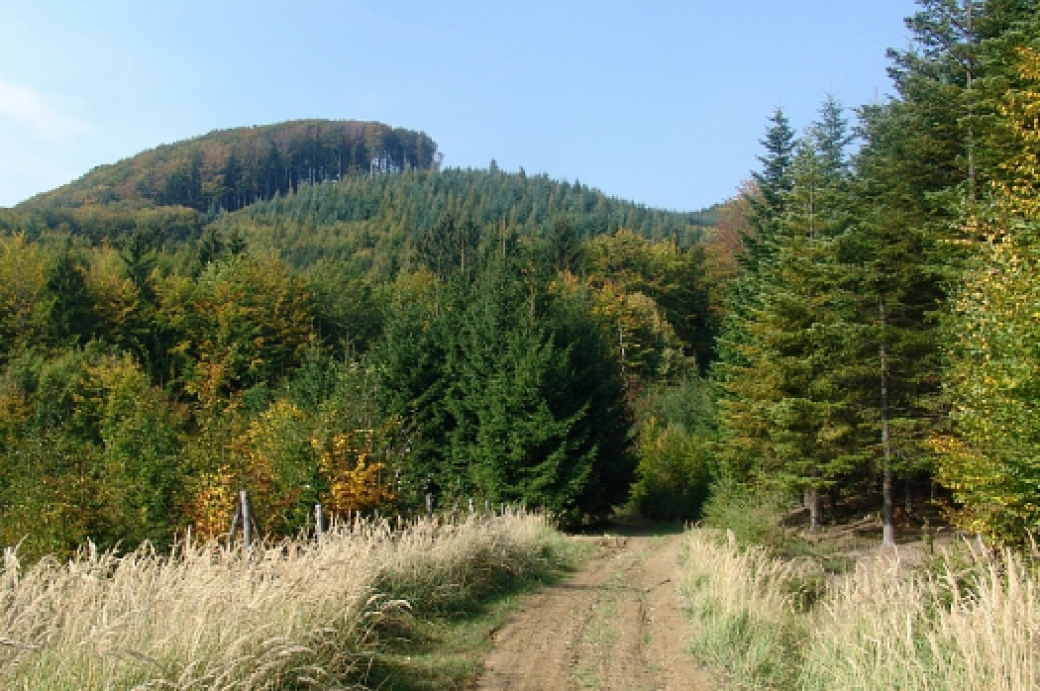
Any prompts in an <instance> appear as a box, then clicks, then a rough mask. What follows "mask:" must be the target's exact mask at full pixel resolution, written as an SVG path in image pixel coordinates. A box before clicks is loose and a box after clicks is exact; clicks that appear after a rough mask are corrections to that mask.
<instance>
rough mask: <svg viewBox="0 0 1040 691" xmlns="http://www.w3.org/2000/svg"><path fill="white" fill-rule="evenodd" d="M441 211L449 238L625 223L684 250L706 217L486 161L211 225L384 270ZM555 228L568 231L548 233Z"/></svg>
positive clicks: (407, 260) (343, 185)
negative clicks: (485, 166)
mask: <svg viewBox="0 0 1040 691" xmlns="http://www.w3.org/2000/svg"><path fill="white" fill-rule="evenodd" d="M445 219H451V222H452V223H455V224H456V226H458V227H457V228H456V229H455V236H454V237H453V239H451V240H450V242H455V243H456V244H457V243H463V244H466V243H470V244H472V243H475V242H476V240H477V238H478V236H479V235H481V233H482V232H484V231H485V230H487V229H490V230H492V231H494V232H497V231H498V230H499V229H500V228H501V227H508V228H510V229H513V230H516V231H517V232H519V233H521V234H522V235H524V236H526V237H532V238H538V239H540V240H543V241H547V242H557V243H563V244H564V245H565V244H567V243H570V244H572V245H573V244H575V243H577V242H582V241H585V240H589V239H591V238H594V237H596V236H599V235H604V234H609V233H614V232H616V231H618V230H620V229H626V230H629V231H632V232H634V233H637V234H639V235H642V236H643V237H646V238H649V239H652V240H658V241H669V242H673V243H675V244H677V245H679V246H681V247H684V248H685V247H690V246H693V245H695V244H697V243H698V242H699V241H700V240H701V239H703V236H704V233H705V231H706V229H707V227H708V225H709V222H710V221H711V219H712V217H711V214H710V213H706V212H701V213H691V214H683V213H675V212H666V211H659V210H654V209H648V208H647V207H645V206H642V205H639V204H634V203H631V202H625V201H621V200H617V199H613V198H610V197H607V196H606V195H604V194H603V193H601V192H599V191H597V190H594V189H591V188H589V187H586V186H584V185H582V184H581V183H579V182H575V183H568V182H559V181H556V180H552V179H550V178H549V177H548V176H545V175H537V176H528V175H526V174H525V173H524V172H523V171H522V170H521V171H520V172H519V173H505V172H502V171H501V170H499V169H498V168H497V166H495V165H494V162H492V166H491V168H490V169H489V170H487V171H483V170H459V169H448V170H444V171H440V172H424V171H415V172H409V173H403V174H401V175H395V176H359V177H354V178H350V179H346V180H343V181H341V182H339V183H338V184H325V185H318V186H313V187H306V188H304V189H301V190H300V191H299V192H298V193H297V194H295V195H291V196H287V197H280V198H276V199H273V200H271V201H268V202H265V203H260V204H255V205H253V206H251V207H249V208H248V209H244V210H242V211H241V212H239V213H236V214H230V215H228V216H226V217H223V218H220V219H217V221H216V227H217V228H219V229H220V230H221V232H224V233H233V232H234V233H238V234H241V235H242V236H244V237H248V238H250V242H251V243H254V244H255V245H257V246H259V247H264V248H271V249H276V250H277V251H278V252H280V253H281V255H282V256H283V257H284V258H285V259H286V260H288V261H289V262H291V263H293V264H295V265H298V266H306V265H309V264H312V263H314V262H315V261H318V260H320V259H336V260H341V261H346V262H350V263H352V264H353V265H354V266H356V267H357V268H358V269H359V270H361V271H364V272H366V273H367V272H374V273H376V274H378V275H380V276H382V277H383V278H388V277H390V276H392V275H393V274H394V273H395V272H396V271H397V270H398V269H400V268H401V267H404V266H408V265H410V264H414V263H415V262H416V258H417V256H418V253H420V252H422V251H424V250H423V249H422V247H423V246H425V245H429V243H430V242H431V240H432V238H434V237H440V236H443V235H444V228H445V227H446V226H445V225H444V223H445ZM561 233H562V234H565V235H566V237H559V238H557V237H555V236H556V235H558V234H561ZM445 241H447V240H444V239H443V238H441V239H440V240H438V242H445ZM456 251H462V249H457V250H456Z"/></svg>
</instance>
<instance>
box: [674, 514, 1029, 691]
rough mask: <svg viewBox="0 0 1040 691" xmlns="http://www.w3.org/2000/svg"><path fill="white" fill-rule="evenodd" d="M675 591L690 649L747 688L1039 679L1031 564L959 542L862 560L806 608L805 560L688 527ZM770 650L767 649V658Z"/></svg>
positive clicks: (1011, 686)
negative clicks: (684, 602)
mask: <svg viewBox="0 0 1040 691" xmlns="http://www.w3.org/2000/svg"><path fill="white" fill-rule="evenodd" d="M686 546H687V550H688V561H687V577H686V582H685V588H686V592H687V595H688V597H689V602H690V606H691V614H692V616H693V617H694V619H695V622H696V629H697V631H696V636H697V639H698V643H697V644H696V645H697V652H698V653H699V654H700V655H701V656H702V657H704V658H705V659H706V660H708V661H709V662H713V663H714V664H715V665H716V666H717V667H719V668H722V669H725V670H726V671H727V672H728V673H729V674H730V675H731V676H732V677H734V678H736V679H737V680H739V681H740V682H741V683H742V684H744V685H745V686H748V687H751V688H775V689H785V691H786V690H787V689H805V690H807V691H808V690H813V691H816V690H822V689H836V688H839V689H852V690H859V689H862V690H864V691H866V690H868V689H870V690H874V689H906V690H909V691H915V690H917V689H921V690H924V689H928V690H930V691H933V690H938V689H948V690H950V691H953V690H957V691H975V690H979V691H982V690H985V691H1025V690H1027V689H1037V688H1040V617H1038V615H1040V589H1038V586H1037V573H1036V570H1035V569H1034V568H1033V567H1032V566H1031V565H1030V564H1029V563H1028V562H1027V561H1025V560H1023V559H1022V558H1021V557H1019V556H1017V555H1015V554H1013V553H1011V552H1002V553H996V554H994V553H991V552H989V551H988V550H985V549H981V548H979V547H978V546H977V545H974V544H969V543H965V544H964V545H963V546H962V547H961V548H960V549H959V550H957V551H955V552H954V551H951V552H947V553H945V554H944V555H943V556H942V557H940V558H938V559H937V560H936V562H935V563H933V564H931V565H929V566H928V567H927V568H922V567H914V568H911V567H909V566H907V564H905V563H904V562H902V561H901V560H900V559H899V556H898V554H886V555H878V556H876V557H875V558H871V559H867V560H864V561H861V562H860V563H859V564H858V566H857V568H856V569H855V571H853V572H852V573H850V574H848V575H847V576H845V577H844V578H840V579H835V580H833V581H832V582H831V584H830V585H829V587H827V588H826V592H824V593H823V594H822V597H821V599H819V600H818V601H816V602H815V604H814V605H813V606H812V607H810V608H808V609H803V608H800V607H798V606H796V603H797V601H798V593H799V589H800V588H803V587H804V584H805V583H806V581H807V580H810V581H811V580H812V579H813V578H815V576H813V575H812V574H811V572H807V570H806V569H805V567H804V565H803V566H801V567H799V566H798V565H797V564H795V565H792V563H790V562H785V561H783V560H780V559H777V558H774V557H770V556H768V554H766V553H765V552H762V551H757V550H754V549H752V550H748V551H744V552H741V551H740V550H739V549H737V548H736V546H735V545H733V544H732V543H730V542H727V541H726V540H725V539H724V538H723V537H721V535H720V534H719V533H714V532H711V531H703V530H694V531H691V532H690V533H689V535H688V536H687V540H686ZM770 656H771V657H770Z"/></svg>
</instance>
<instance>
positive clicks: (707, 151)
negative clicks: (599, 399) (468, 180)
mask: <svg viewBox="0 0 1040 691" xmlns="http://www.w3.org/2000/svg"><path fill="white" fill-rule="evenodd" d="M914 7H915V6H914V3H913V2H912V0H870V1H869V2H864V1H863V0H785V1H781V0H743V1H741V0H711V1H709V0H638V1H637V0H624V1H622V0H598V1H596V0H553V1H548V0H524V1H523V2H501V1H499V0H444V1H440V0H425V1H423V0H285V1H283V2H279V3H273V2H267V1H266V0H241V1H240V0H205V1H202V0H154V1H153V0H132V1H130V0H126V1H123V0H66V1H65V2H60V1H57V0H32V1H31V2H27V1H25V0H0V206H12V205H14V204H16V203H18V202H20V201H23V200H24V199H27V198H28V197H30V196H32V195H34V194H36V193H38V192H42V191H45V190H48V189H51V188H54V187H57V186H59V185H61V184H64V183H66V182H69V181H71V180H72V179H74V178H76V177H78V176H80V175H82V174H83V173H85V172H87V171H88V170H90V169H91V168H93V167H94V166H96V165H99V164H102V163H113V162H115V161H117V160H119V159H121V158H124V157H127V156H131V155H133V154H135V153H138V152H140V151H143V150H145V149H148V148H152V147H154V146H157V145H159V144H163V143H170V142H174V141H178V140H180V139H185V138H189V137H193V136H196V135H201V134H205V133H206V132H209V131H211V130H214V129H224V128H229V127H237V126H243V125H263V124H269V123H274V122H279V121H283V120H294V119H303V118H330V119H356V120H377V121H380V122H384V123H386V124H388V125H392V126H394V127H407V128H410V129H416V130H422V131H425V132H426V133H427V134H429V135H430V136H431V137H432V138H433V139H434V140H435V141H436V142H437V143H438V145H439V146H440V150H441V151H442V152H443V153H444V156H445V159H444V163H445V165H447V166H458V167H474V168H484V167H486V166H487V165H488V163H489V162H490V161H491V159H495V160H496V161H497V162H498V164H499V166H500V167H501V168H503V169H504V170H507V171H515V170H517V169H519V168H520V167H523V168H524V169H525V170H526V171H527V172H528V173H529V174H533V173H547V174H549V175H550V176H552V177H554V178H558V179H566V180H571V181H573V180H575V179H579V180H581V182H582V183H584V184H587V185H591V186H593V187H597V188H599V189H600V190H602V191H603V192H605V193H607V194H609V195H612V196H617V197H621V198H624V199H630V200H634V201H637V202H641V203H645V204H648V205H650V206H657V207H664V208H669V209H676V210H694V209H700V208H704V207H706V206H708V205H710V204H712V203H714V202H717V201H722V200H724V199H726V198H728V197H731V196H732V195H733V194H734V191H735V190H736V188H737V185H738V184H739V183H740V182H741V180H743V179H745V178H746V177H747V176H748V173H749V171H750V170H752V169H754V168H756V167H757V165H758V164H757V161H756V159H755V156H756V155H757V154H759V153H760V145H759V143H758V140H759V139H760V138H761V136H762V134H763V131H764V128H765V125H766V119H767V118H768V116H769V114H770V113H771V112H772V110H773V109H774V108H775V107H776V106H782V107H784V108H785V110H786V111H787V112H788V115H789V116H790V118H791V121H792V124H794V125H795V127H796V128H799V129H801V128H803V127H805V126H806V125H808V124H809V122H811V120H812V119H813V117H814V116H815V114H816V111H817V109H818V108H819V105H820V102H821V101H822V100H823V98H824V96H825V94H827V93H833V94H834V95H835V96H837V97H838V98H839V99H840V100H841V101H842V102H844V103H845V105H846V106H849V107H850V108H851V107H854V106H858V105H862V104H864V103H869V102H873V101H875V100H879V99H883V98H884V97H885V96H886V94H887V93H889V92H890V91H891V86H890V83H889V80H888V78H887V76H886V73H885V68H886V66H887V64H888V61H887V59H886V58H885V49H886V48H889V47H905V46H906V45H907V40H908V34H907V32H906V30H905V28H904V25H903V21H902V19H903V17H905V16H907V15H909V14H911V13H912V12H913V11H914Z"/></svg>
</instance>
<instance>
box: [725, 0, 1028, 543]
mask: <svg viewBox="0 0 1040 691" xmlns="http://www.w3.org/2000/svg"><path fill="white" fill-rule="evenodd" d="M919 5H920V11H919V12H918V13H917V14H915V15H914V16H913V17H911V18H910V19H909V20H908V22H907V25H908V27H909V28H910V30H911V32H912V36H913V41H912V43H911V47H910V48H909V49H907V50H905V51H891V52H890V55H891V58H892V68H891V74H892V78H893V83H894V87H895V91H896V95H895V96H894V97H892V98H891V99H890V100H888V101H887V102H884V103H880V104H874V105H870V106H865V107H862V108H860V109H859V111H858V124H857V126H856V127H855V128H854V129H852V128H850V127H849V125H848V123H847V121H846V119H845V117H844V114H843V113H844V111H843V109H842V108H841V106H840V104H839V103H838V102H837V101H835V100H834V99H828V100H827V101H826V102H825V103H824V105H823V107H822V108H821V111H820V117H819V120H818V121H817V122H816V123H815V124H814V125H812V126H811V127H810V128H808V129H807V130H806V131H805V132H804V133H803V134H802V135H801V136H797V134H796V133H795V132H794V131H793V130H792V128H791V126H790V124H789V122H788V120H787V118H786V117H785V116H784V113H783V112H782V111H779V110H778V111H777V112H776V113H775V114H774V116H773V117H772V119H771V121H770V125H769V128H768V129H767V133H766V136H765V138H764V139H763V145H764V149H765V150H764V153H763V155H762V157H761V160H762V163H763V167H762V169H761V170H760V172H759V173H757V174H756V175H755V178H754V184H753V185H752V186H751V188H750V189H749V190H748V192H747V194H745V195H744V196H743V198H742V199H741V200H740V202H739V203H740V204H741V205H743V208H744V209H745V210H746V214H745V215H744V217H745V218H746V219H747V221H748V225H747V227H746V228H744V229H743V231H742V232H741V239H742V250H741V254H740V257H739V278H738V280H737V281H736V282H735V283H734V284H733V286H732V290H731V291H730V292H729V297H728V302H727V315H726V318H725V322H724V324H723V327H722V330H721V335H720V337H719V341H718V349H719V356H720V357H719V360H718V362H717V363H716V364H715V366H714V367H713V370H712V371H713V375H714V380H715V383H716V387H717V392H718V396H719V408H720V440H719V445H718V447H717V448H718V463H719V472H720V475H721V478H722V481H723V484H724V485H728V486H739V485H743V486H746V487H754V488H758V489H759V490H761V489H763V488H765V489H771V490H773V491H779V492H781V493H783V494H785V495H791V494H797V495H799V496H801V495H804V501H805V505H806V507H807V508H808V509H809V511H810V515H811V520H812V524H813V525H814V526H815V525H818V524H819V523H820V522H821V520H823V514H824V511H825V509H826V508H827V507H834V506H838V505H839V504H840V503H842V502H843V501H845V500H848V499H850V498H855V497H862V496H864V495H868V496H869V495H874V496H876V495H877V494H881V495H882V497H883V504H884V524H885V535H884V537H885V541H886V542H887V543H890V542H891V541H892V540H893V536H894V535H893V531H894V515H895V513H896V511H897V509H898V510H899V511H901V512H902V511H905V512H906V513H908V514H910V515H912V514H913V512H914V508H915V507H914V498H915V496H916V497H920V496H921V494H922V491H921V490H922V489H923V490H924V493H925V496H927V494H928V492H929V489H928V488H929V484H930V483H938V485H940V486H941V487H944V488H945V489H946V491H948V492H950V493H952V498H953V500H954V514H953V515H954V516H955V518H956V520H957V521H958V522H959V523H960V525H962V526H963V527H965V528H967V529H970V530H972V531H978V532H981V533H984V534H986V535H987V536H989V537H991V538H993V539H995V540H997V541H1000V542H1007V543H1021V542H1023V541H1024V540H1026V539H1027V535H1028V533H1029V531H1035V530H1036V529H1037V528H1038V527H1040V510H1038V508H1037V506H1038V505H1040V503H1038V501H1037V499H1038V497H1040V494H1038V490H1037V487H1040V474H1038V473H1037V470H1036V469H1037V464H1036V451H1035V441H1036V439H1037V438H1038V433H1040V426H1038V424H1037V422H1036V420H1037V418H1036V415H1035V410H1034V409H1035V407H1036V399H1035V392H1036V386H1037V381H1038V379H1037V374H1036V372H1037V365H1038V363H1040V360H1038V358H1037V343H1038V342H1040V341H1038V336H1040V331H1038V329H1037V321H1036V317H1037V313H1038V308H1040V302H1038V301H1037V297H1038V295H1040V293H1038V292H1037V285H1040V281H1038V278H1037V276H1038V274H1037V272H1036V269H1035V267H1034V262H1035V261H1036V258H1035V257H1036V249H1037V240H1036V237H1037V236H1036V228H1037V221H1038V220H1040V207H1038V206H1037V203H1036V199H1037V192H1038V191H1040V189H1038V177H1037V176H1038V173H1037V170H1038V168H1037V166H1036V162H1037V155H1038V154H1037V152H1038V149H1037V145H1038V141H1040V140H1038V139H1037V135H1036V118H1037V114H1038V113H1040V52H1038V51H1040V44H1038V42H1037V38H1036V37H1037V36H1038V35H1040V17H1038V11H1040V9H1038V4H1037V3H1036V2H1032V1H1024V0H1023V1H1006V0H989V1H984V2H980V1H978V0H956V1H954V0H922V1H921V2H919ZM853 142H855V146H854V147H851V150H854V155H852V156H851V157H849V156H847V153H848V152H849V151H850V144H852V143H853Z"/></svg>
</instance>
